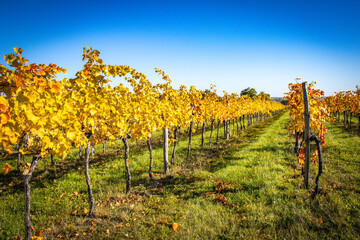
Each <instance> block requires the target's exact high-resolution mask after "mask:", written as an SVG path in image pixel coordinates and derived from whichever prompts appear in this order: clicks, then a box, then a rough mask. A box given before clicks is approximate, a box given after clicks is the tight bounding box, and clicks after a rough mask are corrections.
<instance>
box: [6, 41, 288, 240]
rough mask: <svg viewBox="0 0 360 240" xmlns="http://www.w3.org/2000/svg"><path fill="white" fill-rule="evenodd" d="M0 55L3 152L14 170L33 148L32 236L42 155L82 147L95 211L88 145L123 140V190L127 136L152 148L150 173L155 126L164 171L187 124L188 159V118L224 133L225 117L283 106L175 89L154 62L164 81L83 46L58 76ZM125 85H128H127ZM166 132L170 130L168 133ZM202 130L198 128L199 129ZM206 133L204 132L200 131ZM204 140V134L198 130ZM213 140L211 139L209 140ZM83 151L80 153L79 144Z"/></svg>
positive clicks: (28, 170)
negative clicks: (76, 67)
mask: <svg viewBox="0 0 360 240" xmlns="http://www.w3.org/2000/svg"><path fill="white" fill-rule="evenodd" d="M14 50H15V53H11V54H8V55H6V56H5V60H6V63H7V64H8V65H9V66H10V67H5V66H3V65H0V90H1V95H0V126H1V128H0V139H1V146H0V148H1V153H2V155H3V156H5V157H6V155H9V154H18V166H17V168H18V170H19V171H20V169H21V164H20V160H21V157H22V156H25V155H28V156H29V155H31V156H32V162H31V164H25V163H24V164H23V166H22V167H23V170H22V172H23V175H24V186H25V230H26V231H25V235H26V237H25V238H26V239H30V238H31V222H30V218H29V215H30V181H31V177H32V174H33V172H34V171H35V169H36V166H37V164H38V162H39V161H41V159H43V158H45V157H46V156H48V155H51V157H53V156H60V157H62V158H65V157H66V155H67V154H68V152H69V151H70V149H71V148H73V147H76V148H79V149H80V151H79V152H80V158H83V160H84V164H85V178H86V183H87V186H88V194H89V198H88V199H89V204H90V211H89V215H90V216H93V214H94V197H93V193H92V187H91V181H90V175H89V171H88V170H89V156H90V152H91V148H92V146H94V145H96V144H98V143H104V142H105V141H108V142H110V144H114V143H115V140H116V139H121V140H122V141H123V143H124V146H125V168H126V172H127V186H126V193H127V194H129V193H130V190H131V188H130V186H131V174H130V169H129V161H128V159H129V143H128V139H130V138H131V139H135V140H140V139H145V140H146V141H147V145H148V148H149V151H150V164H149V176H150V178H151V179H153V175H152V161H153V159H152V152H151V151H152V147H151V137H152V134H153V133H155V132H156V131H163V136H164V141H163V144H164V173H165V174H167V173H168V172H169V171H170V166H169V161H168V148H169V145H168V144H169V141H173V142H174V150H173V157H172V160H171V163H172V164H174V156H175V148H176V140H177V135H178V131H179V130H180V128H183V129H187V128H188V129H189V144H188V159H189V158H190V150H191V148H190V146H191V135H192V132H193V126H194V124H202V126H203V129H205V124H206V123H210V125H211V134H212V131H213V129H214V128H215V126H216V124H217V128H218V132H219V126H220V124H221V123H223V124H224V126H225V129H226V132H225V137H226V138H229V137H230V124H231V122H232V123H233V126H234V127H235V123H236V126H237V130H238V131H239V124H240V128H241V129H243V128H245V124H244V123H245V118H247V122H248V123H249V122H251V121H255V120H257V121H259V119H261V118H264V117H265V116H270V115H271V113H273V112H276V111H279V110H282V109H283V108H284V106H283V105H282V104H280V103H277V102H274V101H269V100H267V99H265V98H261V97H258V98H250V97H248V96H242V97H239V96H238V95H237V94H228V93H226V92H224V95H223V96H222V97H220V96H219V95H217V93H216V89H215V86H211V88H210V90H207V91H202V90H198V89H196V88H195V87H193V86H191V87H190V88H188V87H186V86H180V88H179V89H175V88H174V87H173V86H172V85H171V79H170V78H169V76H168V75H166V74H165V72H163V71H162V70H160V69H155V71H156V73H158V75H159V76H161V78H162V79H163V80H164V83H161V84H152V83H151V81H150V80H149V79H148V78H147V77H146V75H145V74H143V73H140V72H137V71H136V70H135V69H134V68H131V67H129V66H126V65H107V64H104V62H103V60H102V59H101V58H100V52H99V51H97V50H93V49H91V48H88V47H85V48H84V51H83V61H84V62H85V63H84V66H83V68H82V69H81V70H80V71H78V72H77V73H76V75H75V77H74V78H71V79H63V80H61V81H59V80H57V77H56V76H57V74H59V73H65V72H66V69H64V68H61V67H59V66H57V65H55V64H49V65H45V64H36V63H33V64H28V60H27V59H25V58H24V57H22V56H21V55H22V52H23V50H22V49H21V48H20V49H18V48H14ZM110 77H113V78H114V77H122V78H123V79H124V82H127V83H128V84H123V83H120V84H119V85H117V86H115V87H111V86H110V85H109V82H110V79H109V78H110ZM127 85H129V86H130V87H126V86H127ZM169 131H170V132H173V133H174V134H173V137H172V139H171V140H170V138H169ZM203 132H204V130H203ZM203 136H204V134H203ZM202 139H203V140H202V147H203V145H204V137H202ZM210 145H211V140H210ZM83 148H84V150H85V153H84V155H85V156H83V154H81V153H82V149H83Z"/></svg>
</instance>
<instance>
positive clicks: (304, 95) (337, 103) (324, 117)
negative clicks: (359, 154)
mask: <svg viewBox="0 0 360 240" xmlns="http://www.w3.org/2000/svg"><path fill="white" fill-rule="evenodd" d="M297 80H300V79H297ZM315 84H316V83H314V82H313V83H310V84H307V83H306V82H304V83H295V84H292V83H291V84H289V90H290V92H288V93H286V94H285V98H286V99H287V100H288V106H289V108H290V116H291V119H292V122H291V124H290V125H289V130H290V131H291V132H292V133H294V135H295V147H294V152H295V153H296V154H297V156H298V159H299V164H300V166H302V174H303V175H304V187H305V188H309V187H310V183H309V181H310V165H311V164H310V163H313V164H316V163H318V165H319V167H318V173H317V176H316V179H315V184H316V186H315V189H314V191H313V194H312V198H315V196H316V195H317V194H318V191H319V179H320V176H321V175H322V172H323V159H322V147H323V146H324V145H325V136H326V133H327V130H328V129H327V127H326V126H325V123H326V122H327V121H339V119H340V116H341V114H343V115H344V119H343V120H344V126H348V127H350V128H351V118H352V116H358V117H359V127H360V90H359V89H357V90H356V91H343V92H339V93H336V94H335V95H334V96H329V97H325V96H324V92H323V91H321V90H319V89H314V86H315ZM311 141H314V142H315V143H316V150H314V149H311V145H310V142H311Z"/></svg>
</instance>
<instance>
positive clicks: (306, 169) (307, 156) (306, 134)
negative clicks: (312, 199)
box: [302, 82, 310, 189]
mask: <svg viewBox="0 0 360 240" xmlns="http://www.w3.org/2000/svg"><path fill="white" fill-rule="evenodd" d="M302 88H303V93H304V118H305V132H304V137H305V165H304V187H305V188H306V189H308V188H309V187H310V111H309V99H308V92H307V82H303V83H302Z"/></svg>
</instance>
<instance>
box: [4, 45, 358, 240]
mask: <svg viewBox="0 0 360 240" xmlns="http://www.w3.org/2000/svg"><path fill="white" fill-rule="evenodd" d="M14 50H15V53H11V54H8V55H6V56H5V60H6V63H7V64H8V65H9V67H5V66H3V65H0V89H1V95H0V109H1V111H0V124H1V130H0V138H1V154H2V156H1V159H0V166H1V168H2V171H3V172H0V174H1V177H0V201H1V203H2V204H1V205H0V216H1V217H0V238H1V239H69V238H73V239H122V238H124V239H125V238H132V239H165V238H166V239H168V238H170V239H184V238H185V239H233V238H236V239H237V238H240V239H248V238H252V239H275V238H281V239H284V238H285V239H324V238H345V239H354V238H357V237H359V235H360V231H359V229H360V217H359V215H360V211H359V209H360V208H359V203H360V195H359V193H360V178H359V176H358V171H359V166H360V162H359V161H360V148H359V147H358V145H359V143H360V139H359V133H360V91H359V89H356V90H354V91H347V92H339V93H336V94H334V95H333V96H329V97H325V96H324V93H323V92H322V91H321V90H318V89H315V83H311V84H306V83H303V84H301V83H295V84H290V85H289V92H288V93H286V94H285V98H286V99H287V101H288V104H287V106H285V105H283V104H281V103H278V102H275V101H271V100H270V99H269V98H267V97H266V96H261V95H259V96H256V97H250V96H249V95H243V96H239V95H238V94H236V93H227V92H224V93H223V94H221V95H219V94H218V93H217V91H216V86H213V85H211V86H210V89H208V90H199V89H196V88H195V87H193V86H183V85H182V86H181V87H179V88H178V89H176V88H174V87H173V85H172V81H171V79H170V77H169V76H168V75H167V74H166V73H165V72H164V71H162V70H160V69H157V68H156V69H155V72H156V73H157V74H158V76H159V77H160V78H161V79H162V81H163V83H159V84H153V83H152V82H151V81H150V80H149V79H148V78H147V76H146V75H145V74H143V73H140V72H137V71H136V70H135V69H134V68H132V67H130V66H126V65H108V64H105V63H104V61H103V60H102V59H101V58H100V52H99V51H97V50H93V49H91V48H88V47H85V48H84V51H83V58H82V59H83V61H84V66H83V68H82V69H81V70H79V71H78V72H77V73H76V75H75V77H74V78H70V79H63V80H61V81H59V80H58V79H57V77H56V76H57V74H59V73H65V72H66V69H65V68H62V67H59V66H57V65H55V64H49V65H45V64H36V63H32V64H28V62H29V61H28V60H27V59H26V58H24V57H22V52H23V50H22V49H21V48H19V49H18V48H14ZM115 77H116V78H119V79H121V81H123V82H122V83H120V84H119V85H117V86H115V87H111V86H110V85H109V82H110V78H115ZM298 80H300V79H298ZM24 220H25V222H24Z"/></svg>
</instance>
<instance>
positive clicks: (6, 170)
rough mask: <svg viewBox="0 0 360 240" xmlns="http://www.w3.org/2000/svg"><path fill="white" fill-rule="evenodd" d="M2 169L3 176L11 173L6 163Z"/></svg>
mask: <svg viewBox="0 0 360 240" xmlns="http://www.w3.org/2000/svg"><path fill="white" fill-rule="evenodd" d="M3 169H4V175H6V174H8V172H10V171H11V166H10V165H9V164H8V163H6V164H5V167H3Z"/></svg>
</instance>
